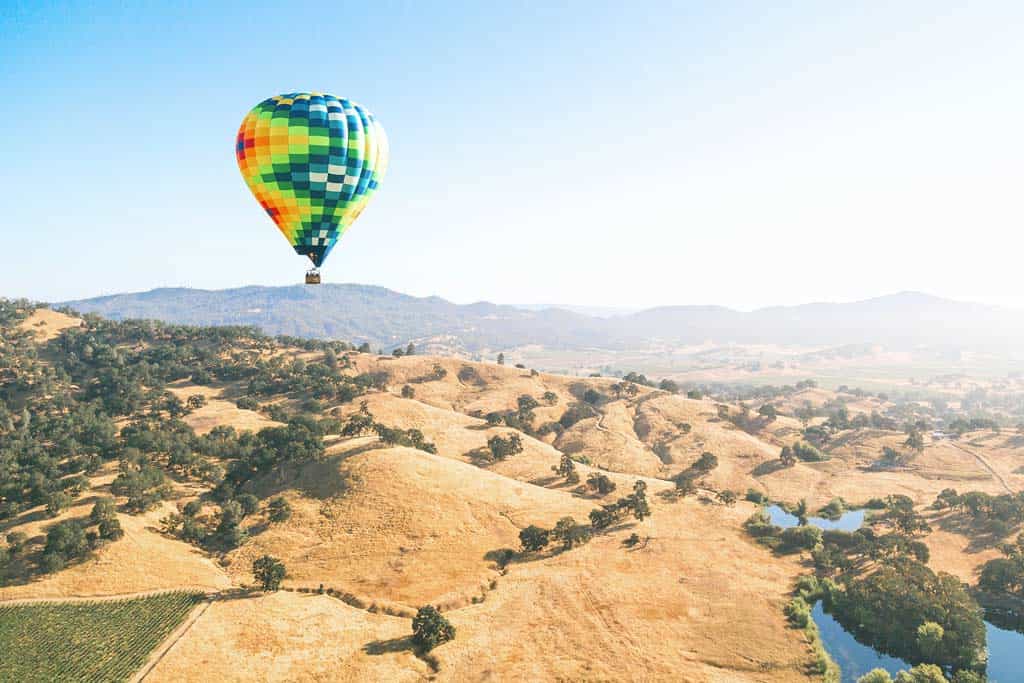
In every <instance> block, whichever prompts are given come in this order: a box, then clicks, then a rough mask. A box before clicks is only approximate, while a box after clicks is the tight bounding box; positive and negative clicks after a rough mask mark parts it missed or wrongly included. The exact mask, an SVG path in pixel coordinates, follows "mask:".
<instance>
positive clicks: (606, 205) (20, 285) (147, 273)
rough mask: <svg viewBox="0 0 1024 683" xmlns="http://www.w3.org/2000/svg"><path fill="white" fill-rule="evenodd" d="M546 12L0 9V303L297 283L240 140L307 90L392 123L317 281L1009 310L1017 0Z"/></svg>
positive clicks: (1018, 179)
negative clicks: (253, 111)
mask: <svg viewBox="0 0 1024 683" xmlns="http://www.w3.org/2000/svg"><path fill="white" fill-rule="evenodd" d="M564 4H565V5H566V6H565V7H564V8H561V9H538V8H528V7H527V6H524V5H512V4H510V5H509V6H507V7H503V8H498V7H496V6H494V3H466V4H465V5H463V6H461V7H460V6H456V5H453V4H447V5H446V6H445V9H439V8H438V7H436V6H428V5H427V4H426V3H416V4H408V5H406V4H390V3H389V4H387V5H383V4H381V5H376V4H375V6H374V7H373V8H372V9H369V10H367V9H363V7H365V3H359V4H358V5H357V4H355V3H353V4H351V5H350V6H349V9H345V7H344V6H337V7H335V6H334V5H331V10H330V11H328V10H326V9H325V7H327V6H325V5H324V3H289V4H288V5H284V4H282V5H281V6H280V7H278V8H277V9H267V8H256V7H254V6H253V5H252V3H239V4H237V5H235V6H233V7H227V6H225V5H221V6H220V8H219V9H215V10H207V9H205V8H204V7H202V6H200V5H195V6H192V7H190V8H183V9H177V8H173V7H171V6H170V5H168V6H167V7H165V8H164V9H158V8H154V7H149V8H146V9H132V8H126V7H121V6H120V3H111V4H107V5H105V6H103V5H100V4H94V3H80V4H79V5H78V6H77V7H71V8H68V7H64V6H57V5H53V4H50V3H41V2H40V3H14V4H11V3H5V6H4V9H3V11H2V13H0V35H2V40H0V61H2V63H3V64H4V65H5V68H4V69H3V70H2V72H0V86H2V88H3V91H4V93H5V97H4V104H3V111H4V123H5V125H4V126H3V131H2V133H0V142H2V148H3V150H4V156H5V158H6V160H7V161H5V163H4V164H3V165H2V169H0V179H2V186H3V188H4V196H5V206H4V211H3V213H2V217H0V233H2V235H3V240H4V247H3V255H4V256H3V259H2V268H0V291H2V293H3V294H4V295H6V296H27V297H31V298H35V299H42V300H62V299H71V298H79V297H85V296H94V295H98V294H104V293H114V292H122V291H133V290H146V289H151V288H155V287H163V286H189V287H199V288H226V287H235V286H240V285H245V284H267V285H278V284H291V283H296V282H298V281H299V279H300V277H301V275H302V272H303V271H304V269H305V267H306V265H307V264H306V262H305V261H304V260H303V259H301V258H300V257H298V256H296V255H295V254H294V253H293V252H292V251H291V249H290V248H289V246H288V244H287V243H286V242H285V241H284V240H283V239H282V237H281V235H280V234H279V233H278V232H277V230H276V228H275V227H274V226H273V224H272V223H271V222H270V220H269V219H268V218H267V216H266V215H265V214H264V213H263V211H262V210H261V209H260V207H259V206H258V205H257V203H256V202H255V201H253V198H252V197H251V195H250V194H249V191H248V190H247V189H246V187H245V185H244V183H243V182H242V179H241V178H240V176H239V173H238V169H237V167H236V163H235V156H234V151H233V148H234V136H235V132H236V130H237V128H238V125H239V122H240V121H241V119H242V117H243V116H244V115H245V113H246V112H247V111H248V110H249V108H250V107H252V106H253V105H254V104H256V103H257V102H259V101H260V100H262V99H264V98H266V97H269V96H271V95H275V94H278V93H282V92H290V91H295V90H322V91H326V92H331V93H335V94H337V95H340V96H344V97H349V98H352V99H353V100H356V101H358V102H360V103H362V104H364V105H366V106H367V107H369V108H370V109H371V110H372V111H373V112H374V113H375V114H376V115H377V117H378V118H379V120H380V121H381V122H382V123H383V125H384V126H385V127H386V128H387V131H388V134H389V136H390V140H391V165H390V169H389V172H388V176H387V177H386V178H385V179H384V182H383V184H382V186H381V189H380V191H379V192H378V193H377V195H376V197H375V198H374V200H373V202H372V203H371V204H370V206H369V208H368V209H367V210H366V212H365V214H364V215H363V216H362V218H361V219H360V221H359V223H357V224H356V226H355V227H354V228H353V229H352V230H351V231H350V232H349V233H348V234H346V235H345V237H344V238H343V239H342V241H341V242H340V243H339V245H338V247H337V248H336V249H335V250H334V252H333V254H332V255H331V258H330V260H329V261H328V262H327V264H326V266H325V268H324V277H325V281H330V282H359V283H367V284H378V285H382V286H385V287H389V288H392V289H395V290H398V291H402V292H407V293H410V294H416V295H431V294H436V295H439V296H442V297H445V298H448V299H451V300H453V301H456V302H460V303H465V302H470V301H476V300H490V301H496V302H502V303H528V302H531V303H548V302H558V303H572V304H581V305H591V306H608V307H615V306H628V307H639V306H653V305H661V304H686V303H714V304H721V305H727V306H733V307H737V308H743V309H749V308H754V307H758V306H764V305H773V304H795V303H801V302H808V301H818V300H840V301H842V300H854V299H861V298H867V297H871V296H877V295H882V294H887V293H892V292H896V291H900V290H919V291H925V292H928V293H931V294H936V295H940V296H945V297H950V298H955V299H962V300H973V301H980V302H986V303H992V304H999V305H1006V306H1014V307H1019V306H1021V285H1020V283H1019V278H1018V277H1016V275H1017V273H1018V271H1019V264H1020V259H1021V250H1022V242H1021V238H1020V235H1019V233H1020V229H1021V225H1022V224H1024V222H1022V219H1024V205H1022V203H1021V201H1020V197H1021V186H1022V181H1024V165H1022V164H1021V159H1024V133H1022V126H1021V121H1024V90H1022V88H1021V85H1020V84H1021V80H1020V69H1021V65H1022V64H1024V41H1021V39H1020V37H1021V36H1020V26H1021V25H1022V22H1024V6H1022V5H1021V4H1019V3H1011V2H1006V3H999V2H986V3H971V4H970V6H967V4H965V3H946V2H933V1H929V2H903V3H866V4H862V3H854V4H848V5H846V6H840V5H839V4H838V3H812V2H807V3H796V4H794V5H792V6H791V7H789V8H788V9H778V8H770V7H769V5H766V4H763V3H755V4H748V3H702V4H696V3H694V4H683V3H664V4H656V3H651V4H647V5H645V6H644V9H642V10H641V9H639V8H636V9H632V10H626V9H625V6H624V5H623V4H622V3H614V4H603V3H573V4H569V3H564ZM356 7H358V8H359V11H358V12H355V11H354V10H355V8H356ZM755 8H756V11H753V10H754V9H755ZM353 16H358V17H359V18H358V19H357V20H355V21H353V19H352V17H353ZM199 19H201V20H202V21H201V22H200V21H199Z"/></svg>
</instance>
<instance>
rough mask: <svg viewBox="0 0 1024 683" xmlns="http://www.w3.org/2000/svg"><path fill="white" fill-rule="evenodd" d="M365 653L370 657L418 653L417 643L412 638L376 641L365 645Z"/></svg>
mask: <svg viewBox="0 0 1024 683" xmlns="http://www.w3.org/2000/svg"><path fill="white" fill-rule="evenodd" d="M363 652H365V653H366V654H368V655H384V654H389V653H395V652H412V653H413V654H415V653H416V652H417V647H416V643H415V642H414V641H413V639H412V636H405V637H403V638H390V639H389V640H374V641H372V642H369V643H367V644H366V645H363Z"/></svg>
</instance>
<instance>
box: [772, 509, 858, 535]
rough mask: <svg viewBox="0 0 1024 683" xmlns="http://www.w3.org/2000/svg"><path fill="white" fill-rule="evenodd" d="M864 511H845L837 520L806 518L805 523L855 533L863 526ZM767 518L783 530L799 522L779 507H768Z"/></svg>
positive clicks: (820, 527) (794, 516)
mask: <svg viewBox="0 0 1024 683" xmlns="http://www.w3.org/2000/svg"><path fill="white" fill-rule="evenodd" d="M865 512H866V511H865V510H847V511H846V512H844V513H843V514H842V516H841V517H840V518H839V519H835V520H833V519H825V518H824V517H808V518H807V522H808V523H809V524H813V525H814V526H816V527H818V528H819V529H838V530H839V531H856V530H857V529H859V528H861V526H862V525H863V524H864V514H865ZM768 517H769V518H770V519H771V521H772V524H774V525H775V526H780V527H782V528H783V529H788V528H790V527H794V526H797V525H798V524H799V523H800V520H798V519H797V518H796V515H791V514H789V513H788V512H786V511H785V510H783V509H782V507H781V506H779V505H769V506H768Z"/></svg>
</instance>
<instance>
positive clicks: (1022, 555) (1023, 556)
mask: <svg viewBox="0 0 1024 683" xmlns="http://www.w3.org/2000/svg"><path fill="white" fill-rule="evenodd" d="M1000 550H1002V552H1003V557H997V558H996V559H994V560H989V561H988V562H986V563H985V564H984V565H983V566H982V568H981V576H980V577H979V578H978V586H979V587H980V588H982V589H983V590H986V591H989V592H992V593H1007V594H1009V595H1014V596H1016V597H1018V598H1024V534H1022V535H1019V536H1017V541H1016V542H1015V543H1007V544H1004V545H1003V546H1002V547H1001V548H1000Z"/></svg>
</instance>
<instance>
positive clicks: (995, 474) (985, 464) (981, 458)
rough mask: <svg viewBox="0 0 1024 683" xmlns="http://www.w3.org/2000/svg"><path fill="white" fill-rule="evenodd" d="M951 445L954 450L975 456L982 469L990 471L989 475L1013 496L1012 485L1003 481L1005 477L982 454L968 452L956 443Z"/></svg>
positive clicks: (953, 442) (952, 442)
mask: <svg viewBox="0 0 1024 683" xmlns="http://www.w3.org/2000/svg"><path fill="white" fill-rule="evenodd" d="M950 444H951V445H952V446H953V448H956V449H957V450H961V451H963V452H964V453H966V454H967V455H970V456H973V457H974V459H975V460H977V461H978V462H979V463H981V466H982V467H984V468H985V469H986V470H988V471H989V473H990V474H991V475H992V476H993V477H995V478H996V481H998V482H999V483H1000V484H1002V486H1003V488H1004V489H1006V492H1007V493H1009V494H1013V489H1011V488H1010V485H1009V484H1007V483H1006V480H1005V479H1003V475H1001V474H999V473H998V472H996V470H995V468H994V467H992V465H990V464H989V462H988V460H986V459H985V458H984V456H982V455H981V454H980V453H975V452H974V451H972V450H968V449H967V448H964V447H963V446H961V445H960V444H958V443H956V442H955V441H950Z"/></svg>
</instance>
